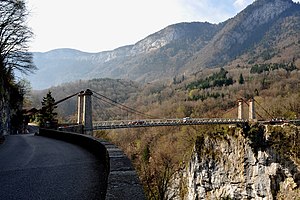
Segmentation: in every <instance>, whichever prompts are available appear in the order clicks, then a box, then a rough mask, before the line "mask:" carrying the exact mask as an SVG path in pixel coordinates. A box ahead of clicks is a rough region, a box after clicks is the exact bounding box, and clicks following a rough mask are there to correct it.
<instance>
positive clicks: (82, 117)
mask: <svg viewBox="0 0 300 200" xmlns="http://www.w3.org/2000/svg"><path fill="white" fill-rule="evenodd" d="M74 96H77V97H78V100H77V123H76V124H72V125H69V126H68V125H65V126H62V127H60V130H70V129H72V130H74V128H76V127H80V128H81V131H83V132H84V133H85V134H88V135H92V132H93V130H108V129H121V128H140V127H159V126H188V125H212V124H227V125H228V124H232V125H234V124H241V125H243V124H245V123H247V122H249V121H256V115H259V114H258V113H257V112H256V110H255V106H254V105H255V100H254V99H253V98H251V99H250V100H249V101H245V100H243V99H239V100H238V104H237V118H231V119H229V118H190V117H184V118H170V119H166V118H161V119H159V118H157V117H155V116H152V115H149V114H147V113H143V112H140V111H138V110H136V109H134V108H131V107H128V106H126V105H123V104H120V103H118V102H117V101H115V100H113V99H111V98H109V97H106V96H104V95H102V94H100V93H98V92H95V91H92V90H90V89H87V90H85V91H81V92H78V93H75V94H73V95H70V96H68V97H66V98H63V99H61V100H59V101H57V102H55V103H54V104H53V106H54V105H57V104H59V103H61V102H63V101H66V100H68V99H70V98H72V97H74ZM92 96H93V97H94V98H95V99H97V100H100V101H102V102H105V103H106V104H109V105H112V106H116V107H118V108H120V109H122V110H126V111H127V112H129V113H132V114H136V115H138V116H140V117H141V118H140V119H138V120H113V121H97V122H95V121H93V119H92V110H93V108H92ZM256 103H257V104H258V102H256ZM244 104H247V106H248V107H249V109H248V111H249V113H248V119H245V118H244V115H245V113H244V112H245V111H244ZM258 105H259V106H261V105H260V104H258ZM262 108H263V107H262ZM263 109H264V108H263ZM264 111H265V112H266V113H267V114H268V115H269V116H270V117H271V119H272V118H273V117H272V115H271V114H270V113H268V111H267V110H265V109H264ZM259 116H260V117H261V115H259ZM269 122H270V120H267V121H262V122H261V123H269ZM272 122H273V123H282V122H283V121H282V120H281V119H278V120H277V121H276V120H273V121H272ZM287 122H292V123H294V122H299V120H294V121H287ZM81 131H80V132H81ZM77 132H78V131H77Z"/></svg>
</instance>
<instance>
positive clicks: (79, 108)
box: [77, 91, 84, 125]
mask: <svg viewBox="0 0 300 200" xmlns="http://www.w3.org/2000/svg"><path fill="white" fill-rule="evenodd" d="M83 93H84V91H81V92H80V93H79V94H78V100H77V102H78V103H77V124H78V125H82V121H83V116H82V114H83Z"/></svg>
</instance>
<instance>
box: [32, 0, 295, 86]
mask: <svg viewBox="0 0 300 200" xmlns="http://www.w3.org/2000/svg"><path fill="white" fill-rule="evenodd" d="M299 33H300V5H299V4H297V3H293V1H292V0H256V1H254V3H253V4H251V5H249V6H248V7H247V8H245V9H244V10H243V11H241V12H240V13H239V14H237V15H236V16H235V17H233V18H231V19H228V20H227V21H225V22H223V23H220V24H211V23H208V22H205V23H202V22H192V23H179V24H174V25H170V26H168V27H166V28H164V29H162V30H160V31H158V32H156V33H153V34H151V35H149V36H148V37H146V38H145V39H143V40H141V41H138V42H137V43H136V44H134V45H128V46H123V47H119V48H117V49H115V50H112V51H104V52H99V53H86V52H81V51H78V50H74V49H57V50H52V51H49V52H45V53H34V63H35V64H36V65H37V67H38V68H39V71H37V72H36V74H34V75H32V76H30V77H29V80H30V81H31V83H32V86H33V88H34V89H44V88H47V87H50V86H53V85H58V84H61V83H64V82H69V81H74V80H79V79H92V78H105V77H108V78H122V79H130V80H134V81H139V82H142V83H143V82H152V81H156V80H170V79H172V78H173V77H175V76H178V75H180V74H184V73H185V74H191V73H194V72H197V71H199V70H201V69H202V68H207V67H220V66H226V65H232V64H234V63H238V64H243V65H248V64H253V63H264V62H291V61H292V60H294V61H295V60H296V61H297V60H298V59H300V57H299V56H300V34H299Z"/></svg>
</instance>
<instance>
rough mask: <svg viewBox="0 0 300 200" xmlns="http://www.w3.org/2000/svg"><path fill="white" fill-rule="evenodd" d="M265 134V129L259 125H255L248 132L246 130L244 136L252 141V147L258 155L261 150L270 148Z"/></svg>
mask: <svg viewBox="0 0 300 200" xmlns="http://www.w3.org/2000/svg"><path fill="white" fill-rule="evenodd" d="M264 133H265V129H264V127H263V126H262V125H259V124H254V125H253V126H251V127H249V129H248V130H246V129H244V134H245V136H246V137H247V138H248V139H249V140H250V146H251V148H252V149H253V151H254V153H255V154H256V155H257V153H258V151H259V150H261V151H263V150H265V149H266V148H267V147H268V142H267V141H266V139H265V135H264Z"/></svg>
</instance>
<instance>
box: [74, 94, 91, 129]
mask: <svg viewBox="0 0 300 200" xmlns="http://www.w3.org/2000/svg"><path fill="white" fill-rule="evenodd" d="M92 94H93V92H92V91H91V90H89V89H87V90H85V91H81V92H80V93H79V94H78V105H77V106H78V107H77V124H78V125H83V127H84V129H83V131H84V134H87V135H92V134H93V119H92Z"/></svg>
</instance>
